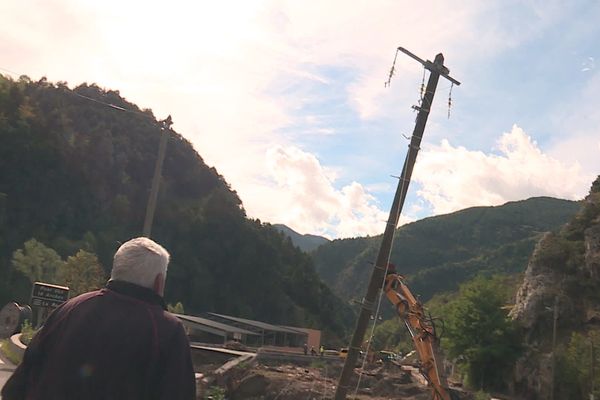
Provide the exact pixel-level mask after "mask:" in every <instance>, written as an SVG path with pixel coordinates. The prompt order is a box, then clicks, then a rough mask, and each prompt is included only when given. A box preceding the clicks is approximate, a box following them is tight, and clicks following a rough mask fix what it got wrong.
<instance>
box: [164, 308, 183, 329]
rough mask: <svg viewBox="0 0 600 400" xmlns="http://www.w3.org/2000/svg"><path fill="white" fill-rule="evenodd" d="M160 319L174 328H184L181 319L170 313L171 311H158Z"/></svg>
mask: <svg viewBox="0 0 600 400" xmlns="http://www.w3.org/2000/svg"><path fill="white" fill-rule="evenodd" d="M158 313H159V315H160V318H161V319H163V320H164V321H165V322H166V323H167V324H169V325H172V326H176V327H179V326H183V324H182V323H181V320H180V319H179V318H177V316H176V315H174V314H172V313H170V312H169V311H166V310H163V309H160V311H158Z"/></svg>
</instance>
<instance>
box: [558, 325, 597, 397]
mask: <svg viewBox="0 0 600 400" xmlns="http://www.w3.org/2000/svg"><path fill="white" fill-rule="evenodd" d="M592 347H594V351H593V352H592ZM599 353H600V332H597V331H592V332H588V333H586V334H582V333H577V332H573V333H572V334H571V337H570V339H569V343H568V344H567V346H566V348H564V349H561V350H560V351H559V354H558V357H557V358H558V360H557V361H558V362H557V373H556V379H557V384H556V385H555V387H556V389H557V393H556V395H557V397H558V398H565V399H566V398H568V399H581V398H584V397H586V396H587V394H591V391H592V379H593V380H594V382H593V383H594V385H593V386H594V395H595V396H596V397H598V396H600V376H598V374H597V373H594V374H592V363H594V371H598V369H599V365H600V364H599V361H600V354H599ZM592 354H593V355H594V360H592Z"/></svg>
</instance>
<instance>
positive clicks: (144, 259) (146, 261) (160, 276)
mask: <svg viewBox="0 0 600 400" xmlns="http://www.w3.org/2000/svg"><path fill="white" fill-rule="evenodd" d="M168 264H169V253H168V252H167V250H165V249H164V248H163V247H162V246H161V245H159V244H158V243H156V242H154V241H152V240H150V239H148V238H145V237H139V238H135V239H131V240H130V241H128V242H125V243H123V245H121V247H119V250H117V252H116V253H115V257H114V259H113V268H112V272H111V275H110V278H111V279H114V280H119V281H125V282H130V283H134V284H136V285H139V286H143V287H145V288H148V289H152V290H154V291H155V292H157V293H158V294H160V295H161V296H162V295H163V293H164V288H165V279H166V277H167V265H168Z"/></svg>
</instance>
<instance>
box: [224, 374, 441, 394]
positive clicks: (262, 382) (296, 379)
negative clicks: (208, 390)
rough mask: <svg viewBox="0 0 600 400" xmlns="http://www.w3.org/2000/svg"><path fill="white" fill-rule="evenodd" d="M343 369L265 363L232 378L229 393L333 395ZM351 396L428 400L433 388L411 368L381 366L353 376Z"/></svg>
mask: <svg viewBox="0 0 600 400" xmlns="http://www.w3.org/2000/svg"><path fill="white" fill-rule="evenodd" d="M338 376H339V371H337V370H335V371H332V369H331V368H327V367H320V368H314V367H308V368H303V367H298V366H294V365H279V366H264V365H257V366H254V367H252V368H249V369H248V370H247V371H244V373H243V374H242V375H241V376H240V378H239V379H238V380H237V381H236V382H231V383H230V387H229V396H230V397H231V398H232V399H235V400H244V399H258V398H262V399H265V400H269V399H270V400H275V399H277V400H306V399H313V398H314V399H332V398H333V395H334V393H335V388H336V385H337V379H338ZM359 380H360V385H358V389H357V390H356V389H354V390H350V391H349V393H348V397H349V398H351V397H352V398H356V399H389V398H390V397H396V398H402V399H407V400H421V399H423V400H425V399H429V397H430V396H431V393H430V391H429V390H428V389H427V388H426V387H424V386H422V385H420V384H419V383H417V382H415V381H414V380H413V379H412V376H411V374H410V372H406V371H402V370H401V369H400V368H396V369H389V368H383V367H379V368H376V369H374V370H365V371H362V374H360V372H359V373H356V374H355V376H354V377H353V379H352V383H351V385H352V387H353V388H356V387H357V383H358V382H359Z"/></svg>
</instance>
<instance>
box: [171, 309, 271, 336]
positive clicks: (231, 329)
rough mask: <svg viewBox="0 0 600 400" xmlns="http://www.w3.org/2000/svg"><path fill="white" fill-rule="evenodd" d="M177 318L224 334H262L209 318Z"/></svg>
mask: <svg viewBox="0 0 600 400" xmlns="http://www.w3.org/2000/svg"><path fill="white" fill-rule="evenodd" d="M175 316H176V317H177V318H179V319H182V320H185V321H188V322H192V323H195V324H199V325H204V326H208V327H210V328H213V329H218V330H220V331H223V332H230V333H241V334H244V335H253V336H260V334H258V333H256V332H252V331H249V330H246V329H243V328H240V327H237V326H233V325H227V324H224V323H221V322H217V321H213V320H211V319H207V318H202V317H195V316H192V315H183V314H175Z"/></svg>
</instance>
